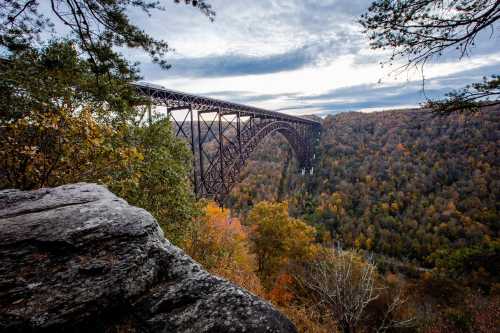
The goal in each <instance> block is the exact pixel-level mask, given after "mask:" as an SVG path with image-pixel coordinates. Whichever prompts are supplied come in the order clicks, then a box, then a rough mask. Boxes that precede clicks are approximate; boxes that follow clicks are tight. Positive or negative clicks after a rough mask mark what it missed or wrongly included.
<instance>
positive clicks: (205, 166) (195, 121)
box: [135, 84, 321, 205]
mask: <svg viewBox="0 0 500 333" xmlns="http://www.w3.org/2000/svg"><path fill="white" fill-rule="evenodd" d="M135 87H136V89H137V90H138V91H139V93H140V94H142V95H144V96H146V97H149V98H151V101H152V104H153V105H155V106H161V107H165V108H166V115H167V117H168V119H169V120H170V122H171V124H172V126H173V130H174V133H175V135H176V136H177V137H181V138H184V139H185V140H186V141H187V142H188V144H189V146H190V148H191V151H192V153H193V186H194V190H195V193H196V195H197V196H198V197H209V198H213V199H215V200H216V201H217V202H218V203H219V204H221V205H222V203H223V201H224V199H225V198H226V197H227V195H228V194H229V192H230V191H231V189H232V188H233V186H234V185H235V184H236V183H237V182H239V181H240V172H241V170H242V168H243V167H244V165H245V162H246V161H247V159H248V158H249V156H250V154H251V153H252V152H253V151H254V150H255V148H256V147H257V146H258V144H259V143H260V141H261V140H262V139H264V138H265V137H266V136H268V135H270V134H271V133H274V132H279V133H281V134H282V135H283V136H284V137H285V138H286V139H287V140H288V142H289V144H290V145H291V147H292V149H293V151H294V153H295V157H296V158H297V160H298V163H299V167H300V169H301V172H302V174H305V173H312V167H313V159H314V157H315V155H314V147H315V144H316V142H317V140H318V138H319V132H320V128H321V125H320V123H319V122H317V121H314V120H311V119H306V118H302V117H295V116H291V115H287V114H284V113H280V112H274V111H268V110H263V109H259V108H255V107H251V106H246V105H242V104H237V103H231V102H226V101H222V100H217V99H212V98H207V97H202V96H196V95H191V94H186V93H182V92H178V91H173V90H168V89H165V88H162V87H157V86H153V85H148V84H135Z"/></svg>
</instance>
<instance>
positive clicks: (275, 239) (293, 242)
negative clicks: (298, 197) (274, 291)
mask: <svg viewBox="0 0 500 333" xmlns="http://www.w3.org/2000/svg"><path fill="white" fill-rule="evenodd" d="M247 223H248V224H250V225H251V233H250V237H251V240H252V242H253V249H254V252H255V254H256V256H257V263H258V271H259V273H260V274H261V276H262V277H263V278H264V279H265V280H266V281H264V282H266V283H267V284H268V285H269V284H270V283H271V282H270V281H272V279H273V277H274V275H275V274H276V273H278V272H279V271H280V270H282V269H283V268H285V267H286V266H287V265H288V263H289V262H290V261H295V262H300V261H304V260H308V259H309V258H310V257H311V256H312V255H314V253H315V248H314V246H313V242H314V237H315V234H316V229H315V228H314V227H311V226H309V225H307V224H306V223H304V222H303V221H301V220H298V219H294V218H291V217H289V216H288V205H287V204H286V203H269V202H260V203H258V204H257V205H256V206H254V208H253V209H252V210H251V211H250V213H249V215H248V219H247Z"/></svg>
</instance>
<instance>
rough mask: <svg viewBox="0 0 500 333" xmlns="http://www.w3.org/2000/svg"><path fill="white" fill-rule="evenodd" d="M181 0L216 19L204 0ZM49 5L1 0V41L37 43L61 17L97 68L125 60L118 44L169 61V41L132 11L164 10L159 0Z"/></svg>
mask: <svg viewBox="0 0 500 333" xmlns="http://www.w3.org/2000/svg"><path fill="white" fill-rule="evenodd" d="M44 2H45V1H44ZM174 2H176V3H180V2H181V1H180V0H174ZM183 2H184V3H185V4H190V5H192V6H194V7H195V8H197V9H199V10H200V11H201V12H202V13H203V14H205V15H207V16H208V17H209V18H210V19H211V20H213V19H214V17H215V12H214V11H213V9H212V7H211V6H210V5H209V4H208V3H207V2H206V1H205V0H192V1H190V0H185V1H183ZM45 5H47V6H48V8H50V9H49V10H48V9H47V8H40V7H41V2H40V1H38V0H27V1H26V0H5V1H3V4H2V6H0V22H1V24H0V46H1V47H4V48H7V49H8V50H13V49H18V48H23V47H27V46H29V45H34V43H35V42H36V41H39V40H40V39H41V38H42V36H43V34H44V33H56V31H55V29H54V20H58V21H59V22H60V23H62V24H64V26H66V27H67V28H68V29H69V37H70V38H72V39H73V40H74V41H75V42H76V44H77V45H78V47H79V49H80V50H81V51H83V52H84V53H85V54H86V55H87V56H88V57H89V59H90V63H91V64H92V66H93V70H94V72H95V73H96V74H104V73H107V72H108V71H110V70H112V69H117V68H121V67H123V66H124V60H123V57H122V56H121V55H120V54H119V53H118V52H116V50H115V49H114V47H128V48H138V49H142V50H143V51H145V52H146V53H148V54H149V55H150V56H151V58H152V60H153V62H155V63H158V64H159V65H161V66H162V67H163V68H168V67H169V66H168V64H167V63H166V60H165V59H164V56H165V54H166V53H167V52H168V51H170V48H169V46H168V43H167V42H166V41H164V40H161V39H156V38H154V37H153V36H151V35H149V34H148V33H146V32H145V31H144V30H143V29H142V28H141V27H140V26H138V25H137V23H135V22H134V21H133V19H132V18H131V16H130V12H131V11H132V10H134V9H135V10H137V9H138V10H141V11H142V12H143V13H144V14H146V15H148V16H150V15H151V13H152V12H153V11H165V7H164V6H163V5H162V3H161V1H157V0H48V1H46V4H45ZM43 11H45V12H43ZM59 37H61V36H60V35H59Z"/></svg>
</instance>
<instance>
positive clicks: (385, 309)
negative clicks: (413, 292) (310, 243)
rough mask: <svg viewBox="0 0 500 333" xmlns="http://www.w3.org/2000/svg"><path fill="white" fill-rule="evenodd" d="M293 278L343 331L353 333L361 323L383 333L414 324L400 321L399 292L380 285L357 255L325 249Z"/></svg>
mask: <svg viewBox="0 0 500 333" xmlns="http://www.w3.org/2000/svg"><path fill="white" fill-rule="evenodd" d="M295 279H296V281H297V284H298V287H299V289H302V291H303V294H304V295H306V296H305V298H308V299H313V300H314V302H315V303H316V304H317V306H318V311H320V312H323V313H325V314H327V315H330V316H331V317H332V319H334V320H335V321H336V322H337V324H338V326H339V327H340V329H341V330H342V332H345V333H353V332H356V331H358V330H359V329H360V327H361V326H362V325H361V324H362V323H365V324H366V323H368V325H369V326H370V331H376V332H386V331H388V330H390V329H394V328H403V327H408V326H410V325H411V324H412V322H413V320H412V319H400V314H399V312H400V310H401V308H402V306H403V305H404V304H405V303H406V298H405V297H404V296H403V293H402V291H401V289H400V288H388V287H387V286H385V284H381V283H380V281H381V280H382V279H381V278H380V277H379V276H378V274H377V270H376V268H375V266H374V265H373V264H372V263H371V262H370V261H369V260H366V259H364V258H363V257H362V256H361V255H360V254H359V253H357V252H352V251H342V250H336V249H324V250H323V251H322V252H321V253H320V254H319V255H318V256H317V257H316V258H315V260H312V261H311V262H309V263H305V264H303V265H301V266H299V267H298V270H297V272H296V274H295ZM389 289H391V290H389Z"/></svg>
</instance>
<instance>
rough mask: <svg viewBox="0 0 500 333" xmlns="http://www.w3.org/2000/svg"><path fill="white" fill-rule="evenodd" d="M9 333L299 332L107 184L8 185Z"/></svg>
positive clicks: (3, 217)
mask: <svg viewBox="0 0 500 333" xmlns="http://www.w3.org/2000/svg"><path fill="white" fill-rule="evenodd" d="M0 331H1V332H196V333H201V332H221V333H223V332H295V328H294V327H293V325H292V324H291V323H290V321H289V320H288V319H287V318H286V317H284V316H283V315H281V314H280V313H279V312H278V311H277V310H275V309H274V308H273V307H272V306H271V305H269V304H268V303H267V302H264V301H262V300H260V299H258V298H257V297H255V296H254V295H252V294H250V293H249V292H247V291H245V290H244V289H242V288H239V287H237V286H235V285H233V284H231V283H230V282H227V281H226V280H224V279H221V278H218V277H216V276H213V275H210V274H209V273H207V272H206V271H204V270H203V269H202V267H201V266H200V265H199V264H197V263H196V262H194V261H193V260H192V259H191V258H190V257H188V256H187V255H186V254H184V252H183V251H182V250H180V249H179V248H177V247H175V246H173V245H172V244H170V243H169V242H168V241H167V240H166V239H165V238H164V236H163V233H162V231H161V229H160V228H159V226H158V224H157V223H156V221H155V220H154V218H153V217H152V216H151V215H150V214H149V213H148V212H146V211H145V210H143V209H139V208H137V207H133V206H130V205H128V204H127V203H126V202H125V201H124V200H122V199H120V198H118V197H116V196H115V195H113V194H112V193H110V192H109V191H108V190H107V189H105V188H104V187H101V186H98V185H94V184H84V183H81V184H73V185H66V186H60V187H57V188H51V189H40V190H36V191H26V192H25V191H19V190H4V191H0Z"/></svg>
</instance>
